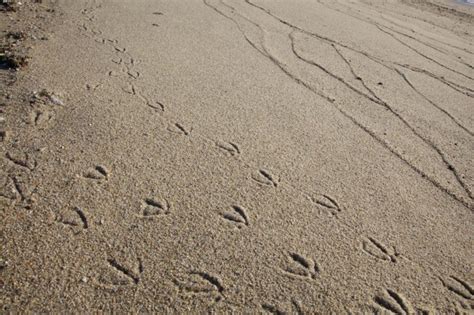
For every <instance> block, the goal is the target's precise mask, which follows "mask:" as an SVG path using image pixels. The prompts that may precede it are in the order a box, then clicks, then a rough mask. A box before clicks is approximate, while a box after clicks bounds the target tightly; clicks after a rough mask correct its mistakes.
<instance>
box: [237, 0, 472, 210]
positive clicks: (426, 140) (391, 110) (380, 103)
mask: <svg viewBox="0 0 474 315" xmlns="http://www.w3.org/2000/svg"><path fill="white" fill-rule="evenodd" d="M245 2H246V3H248V4H249V5H251V6H253V7H255V8H257V9H259V10H261V11H263V12H265V13H266V14H268V15H270V16H271V17H273V18H275V19H276V20H278V21H280V22H281V23H283V24H285V25H287V26H289V27H290V28H291V29H293V30H298V31H300V32H302V33H304V34H312V33H310V32H308V31H305V30H303V29H301V28H300V27H297V26H294V25H293V24H291V23H289V22H287V21H285V20H283V19H281V18H279V17H278V16H276V15H273V13H271V12H270V11H269V10H268V9H265V8H263V7H261V6H259V5H256V4H254V3H252V2H250V0H245ZM260 29H261V27H260ZM262 31H263V30H262ZM315 36H316V37H317V38H321V39H323V40H325V37H323V36H319V35H315ZM290 40H292V39H291V37H290ZM329 41H330V42H334V41H333V40H331V39H329ZM334 43H335V44H338V43H336V42H334ZM343 47H344V46H343ZM266 53H267V55H268V58H270V59H272V61H273V62H274V63H275V64H276V65H277V66H278V67H279V68H280V69H281V70H282V71H283V72H284V73H285V74H287V75H288V76H289V77H290V78H292V79H293V80H295V81H296V82H297V83H299V84H301V85H303V86H304V87H306V88H307V89H309V90H311V91H312V92H313V93H315V94H317V95H318V96H321V97H323V98H324V99H326V100H328V101H329V102H330V103H331V104H333V105H334V106H335V108H337V109H338V110H339V111H340V112H341V113H342V114H343V115H344V116H346V117H348V118H349V117H350V120H351V121H352V122H353V123H355V124H356V125H357V126H359V127H361V128H362V127H363V128H362V129H363V130H364V131H365V132H367V133H368V134H369V135H370V136H371V137H372V138H374V139H376V140H377V142H379V143H380V144H382V145H383V146H384V147H385V148H387V149H388V150H389V151H390V152H391V153H393V154H395V153H396V152H395V151H394V149H392V148H391V147H390V146H389V145H388V143H387V142H385V141H384V140H383V139H381V138H379V137H378V136H377V135H376V134H375V133H374V132H373V131H370V130H369V129H368V128H367V127H365V126H363V125H361V124H360V123H359V122H358V121H357V120H356V119H355V118H354V117H353V116H351V115H350V114H348V113H347V112H346V111H344V110H342V109H341V108H340V107H339V106H337V105H336V104H334V100H333V99H332V98H330V97H328V96H327V95H324V94H323V93H322V92H320V91H318V90H316V89H314V88H313V87H312V86H310V85H309V84H307V83H306V82H304V81H303V80H301V79H299V78H297V77H295V76H294V75H293V74H292V73H291V72H290V71H289V70H288V69H286V67H284V66H282V64H281V62H279V61H278V60H276V59H275V58H274V57H273V56H271V55H270V54H269V53H268V51H266ZM297 57H298V56H297ZM303 61H305V60H304V59H303ZM313 65H314V66H316V67H318V68H320V69H321V70H322V71H324V72H326V73H327V74H328V75H331V76H333V77H334V78H335V79H337V80H338V81H340V82H342V83H344V84H346V86H348V87H349V88H350V89H352V90H353V91H354V92H356V93H358V94H360V95H361V96H363V97H366V98H367V99H369V100H370V101H372V102H374V103H376V104H379V105H382V106H384V107H385V108H386V109H387V110H389V111H390V112H391V113H392V114H394V115H395V116H396V117H397V118H399V119H400V120H401V121H402V122H403V123H404V124H405V125H406V126H407V128H409V129H410V130H411V131H412V132H413V133H414V134H415V135H416V136H417V137H419V138H420V139H421V140H422V141H423V142H425V143H426V144H427V145H428V146H430V147H431V148H432V149H433V150H434V151H435V152H436V153H437V154H438V155H439V156H440V158H441V160H442V161H443V163H444V164H445V165H446V166H447V167H448V169H449V170H450V171H451V172H452V173H453V175H454V177H455V178H456V180H457V182H458V183H459V185H460V186H461V187H462V188H463V190H464V191H465V192H466V194H467V195H468V196H469V198H470V199H471V200H472V199H473V194H472V192H471V191H470V190H469V188H468V187H467V186H466V184H465V183H464V182H463V181H462V179H461V178H460V176H459V174H458V172H457V170H456V169H455V168H454V167H453V166H452V165H451V163H450V162H449V161H448V160H447V159H446V157H445V155H444V153H443V152H442V151H440V149H439V148H437V147H436V146H435V145H434V144H433V143H432V142H431V141H430V140H428V139H426V138H424V137H423V136H421V135H420V134H419V133H418V132H417V131H416V130H415V129H414V128H413V127H411V125H410V124H409V123H407V122H406V120H405V119H404V118H403V117H401V116H400V115H399V114H398V113H397V112H396V111H394V110H393V109H392V108H391V107H390V106H389V105H388V104H387V103H385V102H384V101H378V100H376V99H374V98H372V97H369V96H368V95H366V94H365V93H362V92H360V91H359V90H357V89H355V88H353V87H352V86H351V85H350V84H347V83H345V81H344V80H343V79H341V78H339V77H338V76H335V75H333V74H331V73H330V72H329V71H328V70H327V69H325V68H324V67H322V66H321V65H319V64H316V63H314V62H313ZM356 122H357V123H356ZM395 156H397V157H398V158H399V159H401V160H403V161H404V163H406V164H407V165H409V166H410V168H412V169H413V170H415V172H416V173H418V174H419V175H421V176H422V178H425V179H427V180H428V181H429V182H430V183H431V184H433V185H434V186H435V187H437V188H438V189H441V191H443V192H445V193H446V194H448V195H449V196H450V197H452V198H454V199H455V200H457V201H458V202H460V203H462V204H463V205H464V206H465V207H467V208H468V209H471V208H472V207H471V205H470V203H469V202H467V201H465V200H464V199H463V198H461V197H458V195H457V194H455V193H453V192H451V191H450V190H448V189H447V188H445V187H444V186H443V185H441V184H440V183H439V182H438V181H436V180H435V179H433V178H431V177H430V176H428V175H427V174H426V173H424V172H423V171H422V170H421V169H419V168H418V167H416V166H414V165H412V164H411V163H410V162H409V161H408V160H406V159H405V158H404V157H403V156H402V155H401V154H398V153H396V154H395ZM471 210H472V209H471Z"/></svg>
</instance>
